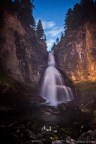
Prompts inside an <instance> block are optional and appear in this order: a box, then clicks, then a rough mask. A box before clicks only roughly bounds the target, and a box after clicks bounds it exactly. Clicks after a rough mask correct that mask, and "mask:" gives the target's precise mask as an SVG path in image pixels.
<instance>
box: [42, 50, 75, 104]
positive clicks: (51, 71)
mask: <svg viewBox="0 0 96 144" xmlns="http://www.w3.org/2000/svg"><path fill="white" fill-rule="evenodd" d="M40 96H41V97H43V98H44V99H45V100H46V103H47V104H48V105H51V106H57V105H58V104H61V103H68V102H70V101H72V100H73V93H72V90H71V88H70V87H68V86H65V85H64V80H63V77H62V75H61V74H60V72H59V71H58V70H57V69H56V67H55V59H54V52H52V51H51V52H49V55H48V67H47V69H46V70H45V73H44V77H43V81H42V86H41V91H40Z"/></svg>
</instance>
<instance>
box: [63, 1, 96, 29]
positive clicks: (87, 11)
mask: <svg viewBox="0 0 96 144" xmlns="http://www.w3.org/2000/svg"><path fill="white" fill-rule="evenodd" d="M95 14H96V1H93V0H81V2H80V4H76V5H74V8H73V9H71V8H70V9H69V10H68V12H67V14H66V20H65V28H66V30H67V31H69V30H72V29H76V28H78V27H80V26H82V25H84V24H85V23H86V22H88V21H90V22H92V21H96V16H95Z"/></svg>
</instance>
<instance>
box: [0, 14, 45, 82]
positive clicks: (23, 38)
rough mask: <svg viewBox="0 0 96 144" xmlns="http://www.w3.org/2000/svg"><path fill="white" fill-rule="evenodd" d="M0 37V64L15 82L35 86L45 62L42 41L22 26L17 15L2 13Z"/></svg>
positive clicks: (43, 42)
mask: <svg viewBox="0 0 96 144" xmlns="http://www.w3.org/2000/svg"><path fill="white" fill-rule="evenodd" d="M3 22H4V25H3V26H2V27H1V29H0V31H1V35H0V51H1V54H0V63H1V64H2V67H3V70H4V71H5V72H6V73H7V74H8V75H9V76H11V77H12V78H14V79H15V80H19V81H23V82H31V83H33V84H37V83H38V82H39V80H40V77H41V75H42V72H43V70H44V67H45V66H46V61H47V58H46V56H47V49H46V43H45V41H44V40H38V39H37V38H36V37H35V36H33V35H32V34H30V33H28V32H27V31H26V30H25V28H24V27H23V26H22V24H21V22H20V20H19V19H18V18H17V15H12V14H10V13H8V12H4V15H3Z"/></svg>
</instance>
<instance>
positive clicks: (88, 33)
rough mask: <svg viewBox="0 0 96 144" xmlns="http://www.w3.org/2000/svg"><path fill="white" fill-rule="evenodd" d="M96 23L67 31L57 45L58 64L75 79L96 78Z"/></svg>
mask: <svg viewBox="0 0 96 144" xmlns="http://www.w3.org/2000/svg"><path fill="white" fill-rule="evenodd" d="M95 38H96V23H86V24H85V25H84V26H82V27H79V29H75V30H73V31H72V30H71V31H67V32H66V33H65V36H64V37H63V39H62V40H61V41H60V42H59V44H58V45H56V46H55V57H56V60H57V65H58V66H59V68H60V69H61V70H63V72H66V74H67V76H69V77H70V78H71V79H72V80H73V81H82V80H96V40H95Z"/></svg>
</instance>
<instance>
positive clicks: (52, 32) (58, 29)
mask: <svg viewBox="0 0 96 144" xmlns="http://www.w3.org/2000/svg"><path fill="white" fill-rule="evenodd" d="M62 31H63V27H54V28H52V29H50V30H49V31H47V32H46V35H47V36H50V37H56V36H57V37H58V36H60V34H61V32H62Z"/></svg>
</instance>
